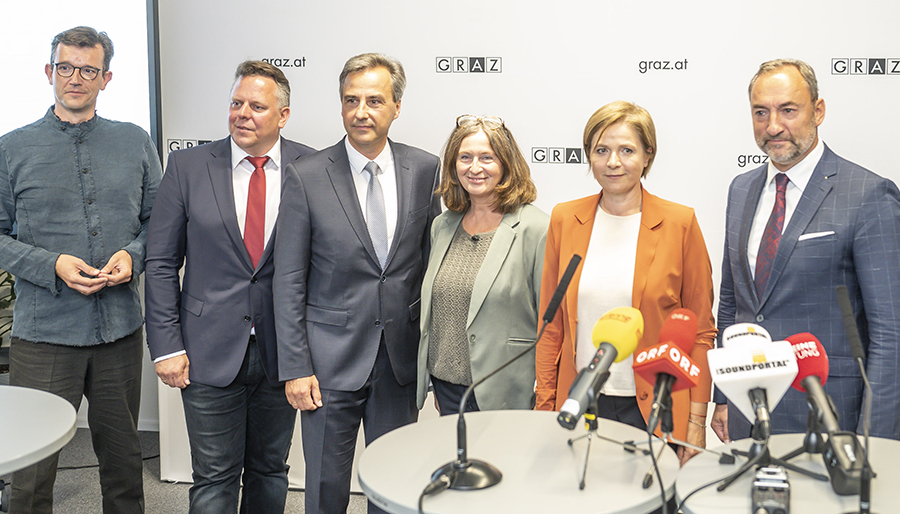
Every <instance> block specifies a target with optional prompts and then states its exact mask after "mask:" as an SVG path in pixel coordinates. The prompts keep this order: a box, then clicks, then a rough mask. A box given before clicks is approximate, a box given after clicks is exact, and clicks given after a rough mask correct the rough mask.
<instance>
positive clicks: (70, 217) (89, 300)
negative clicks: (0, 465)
mask: <svg viewBox="0 0 900 514" xmlns="http://www.w3.org/2000/svg"><path fill="white" fill-rule="evenodd" d="M112 55H113V47H112V42H111V41H110V40H109V37H108V36H107V35H106V34H105V33H103V32H100V33H99V34H98V33H97V32H96V31H95V30H94V29H91V28H89V27H76V28H74V29H70V30H67V31H65V32H62V33H60V34H58V35H57V36H56V37H55V38H54V39H53V43H52V45H51V58H52V61H51V63H50V64H47V65H46V67H45V72H46V74H47V78H48V79H49V81H50V84H51V85H52V86H53V90H54V96H55V103H54V105H53V106H52V107H51V108H50V109H49V110H48V111H47V114H46V115H45V116H44V117H43V118H42V119H40V120H38V121H36V122H35V123H32V124H31V125H28V126H25V127H22V128H19V129H16V130H14V131H12V132H10V133H8V134H6V135H4V136H3V137H2V138H0V268H2V269H5V270H7V271H9V272H10V273H12V274H13V275H15V277H16V294H17V300H16V304H15V307H14V311H13V328H12V336H11V338H10V384H11V385H18V386H23V387H31V388H34V389H42V390H45V391H49V392H52V393H55V394H57V395H59V396H61V397H63V398H65V399H66V400H68V401H69V402H71V403H72V405H73V406H74V407H75V408H76V409H77V408H78V407H79V405H80V404H81V399H82V396H86V397H87V399H88V401H89V402H90V408H89V410H88V422H89V424H90V427H91V437H92V440H93V446H94V451H95V452H96V454H97V458H98V460H99V463H100V485H101V490H102V493H103V512H105V513H111V512H116V513H131V512H143V510H144V499H143V485H142V466H141V447H140V441H139V440H138V435H137V419H138V411H139V408H140V394H141V393H140V386H141V361H142V358H143V337H142V331H141V325H142V324H143V317H142V315H141V305H140V297H139V296H138V278H137V277H138V276H140V274H141V273H142V272H143V270H144V253H145V246H146V239H147V234H146V232H147V223H148V220H149V217H150V210H151V207H152V203H153V198H154V196H155V195H156V190H157V188H158V186H159V181H160V176H161V168H160V164H159V157H158V154H157V152H156V149H155V148H154V146H153V143H152V142H151V141H150V138H149V137H148V136H147V133H146V132H144V131H143V130H141V129H140V128H138V127H136V126H135V125H132V124H130V123H120V122H114V121H110V120H106V119H103V118H101V117H99V116H97V115H96V112H95V107H96V101H97V95H98V94H99V92H100V91H102V90H103V89H105V88H106V85H107V84H108V83H109V81H110V80H111V79H112V72H110V71H109V61H110V59H111V58H112ZM58 456H59V454H58V453H57V454H54V455H52V456H50V457H48V458H46V459H44V460H43V461H41V462H39V463H37V464H35V465H33V466H30V467H28V468H26V469H24V470H21V471H18V472H16V473H15V474H14V475H13V484H12V498H11V500H12V501H11V512H13V513H15V512H29V513H44V512H47V513H49V512H52V508H53V482H54V480H55V478H56V465H57V460H58Z"/></svg>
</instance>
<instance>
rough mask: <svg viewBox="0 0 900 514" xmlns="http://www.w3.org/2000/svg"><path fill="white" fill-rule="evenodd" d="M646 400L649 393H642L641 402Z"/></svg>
mask: <svg viewBox="0 0 900 514" xmlns="http://www.w3.org/2000/svg"><path fill="white" fill-rule="evenodd" d="M646 399H647V392H646V391H644V392H642V393H641V400H646Z"/></svg>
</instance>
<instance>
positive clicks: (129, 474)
mask: <svg viewBox="0 0 900 514" xmlns="http://www.w3.org/2000/svg"><path fill="white" fill-rule="evenodd" d="M143 341H144V334H143V331H142V329H138V330H136V331H135V332H134V333H132V334H131V335H128V336H125V337H123V338H122V339H119V340H118V341H113V342H112V343H105V344H99V345H95V346H62V345H55V344H45V343H32V342H29V341H23V340H21V339H18V338H16V337H12V338H10V348H9V364H10V365H9V383H10V385H15V386H22V387H30V388H32V389H40V390H42V391H48V392H51V393H53V394H56V395H58V396H61V397H62V398H64V399H66V400H68V401H69V403H71V404H72V406H73V407H75V410H78V408H79V407H80V406H81V398H82V396H83V397H85V398H87V400H88V403H89V407H88V424H89V425H90V427H91V441H92V442H93V446H94V453H95V454H96V455H97V460H98V461H99V463H100V490H101V492H102V494H103V512H104V514H113V513H122V514H130V513H142V512H144V483H143V476H142V474H143V463H142V461H141V442H140V439H138V432H137V422H138V412H139V411H140V404H141V362H142V360H143V358H144V344H143ZM58 462H59V452H57V453H55V454H53V455H51V456H50V457H47V458H46V459H44V460H42V461H40V462H38V463H37V464H33V465H31V466H29V467H27V468H25V469H23V470H20V471H17V472H15V473H13V480H12V494H11V497H10V514H49V513H51V512H53V483H54V482H55V481H56V467H57V464H58Z"/></svg>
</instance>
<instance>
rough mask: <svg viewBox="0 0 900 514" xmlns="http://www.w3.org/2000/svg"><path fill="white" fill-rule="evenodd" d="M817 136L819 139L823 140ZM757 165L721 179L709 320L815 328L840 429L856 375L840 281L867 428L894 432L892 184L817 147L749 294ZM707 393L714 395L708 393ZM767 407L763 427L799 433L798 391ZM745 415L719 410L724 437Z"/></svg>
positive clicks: (899, 229)
mask: <svg viewBox="0 0 900 514" xmlns="http://www.w3.org/2000/svg"><path fill="white" fill-rule="evenodd" d="M823 144H824V143H823ZM765 179H766V166H762V167H760V168H757V169H755V170H753V171H750V172H747V173H744V174H742V175H739V176H738V177H737V178H735V179H734V181H733V182H732V184H731V187H730V189H729V193H728V207H727V217H726V230H725V254H724V262H723V264H722V287H721V292H720V295H719V315H718V328H719V333H720V334H721V333H722V330H724V329H725V328H726V327H728V326H730V325H732V324H734V323H740V322H749V323H758V324H759V325H762V326H763V327H765V328H766V330H768V331H769V333H770V334H771V335H772V339H773V340H781V339H785V338H787V337H788V336H791V335H793V334H797V333H800V332H809V333H811V334H813V335H815V336H816V337H817V338H818V339H819V340H820V341H821V342H822V344H823V346H824V347H825V351H826V352H827V353H828V362H829V376H828V381H827V383H826V384H825V391H826V392H827V393H828V394H829V395H831V397H832V398H833V399H834V403H835V406H836V408H837V413H838V416H839V419H840V424H841V428H842V429H843V430H851V431H855V430H857V429H858V424H859V422H860V421H861V420H860V408H861V404H862V396H863V394H862V391H863V383H862V376H861V375H860V373H859V370H858V367H857V366H856V364H855V363H854V361H853V360H852V358H851V356H850V347H849V345H848V343H847V337H846V331H845V329H844V325H843V323H842V321H841V313H840V310H839V308H838V304H837V300H836V299H835V292H834V289H835V287H836V286H838V285H841V284H843V285H846V286H847V289H848V290H849V292H850V298H851V303H852V305H853V310H854V313H855V315H856V321H857V323H858V324H859V327H860V331H861V332H862V334H861V335H862V341H863V345H864V346H865V348H866V353H867V356H868V359H867V364H866V373H867V374H868V376H869V380H870V381H871V383H872V388H873V390H874V396H873V403H872V431H871V433H872V435H875V436H879V437H889V438H894V439H896V438H897V437H898V434H900V265H898V256H900V192H898V190H897V186H896V185H895V184H894V183H893V182H891V181H890V180H887V179H884V178H882V177H879V176H878V175H876V174H874V173H872V172H870V171H868V170H866V169H864V168H862V167H860V166H857V165H856V164H853V163H851V162H849V161H847V160H845V159H842V158H840V157H838V156H837V155H835V154H834V152H832V151H831V150H830V149H829V148H828V147H827V146H826V147H825V151H824V154H823V155H822V158H821V160H820V161H819V163H818V164H817V166H816V168H815V170H814V171H813V174H812V176H811V178H810V180H809V183H808V185H807V186H806V189H805V190H804V191H803V196H802V197H801V199H800V202H799V203H798V205H797V209H796V211H795V212H794V214H793V216H792V217H791V220H790V222H789V223H788V226H787V227H785V229H784V233H783V235H782V237H781V241H780V243H779V245H778V252H777V253H776V255H775V260H774V262H773V264H772V272H771V275H770V276H769V282H768V284H767V286H766V291H765V292H764V293H763V294H762V297H761V298H759V297H757V294H756V288H755V286H754V284H753V279H752V275H751V273H750V267H749V264H748V261H747V241H748V239H749V234H750V225H751V223H752V220H753V215H754V213H755V211H756V204H757V202H758V201H759V197H760V195H761V193H762V189H763V186H764V184H765ZM716 401H717V402H719V403H721V402H723V401H724V398H723V397H722V396H721V395H720V394H718V393H717V397H716ZM772 407H774V410H773V412H772V429H773V432H805V431H806V418H807V411H808V409H807V405H806V395H805V394H804V393H801V392H799V391H796V390H793V389H789V390H788V392H787V394H786V395H785V397H784V398H783V399H782V400H781V402H780V403H779V404H778V406H777V407H776V406H773V405H770V408H772ZM748 434H749V423H748V422H747V421H746V420H745V418H744V417H743V416H741V415H740V413H739V412H738V411H737V409H734V408H730V409H729V435H730V436H731V438H732V439H738V438H740V437H746V436H747V435H748Z"/></svg>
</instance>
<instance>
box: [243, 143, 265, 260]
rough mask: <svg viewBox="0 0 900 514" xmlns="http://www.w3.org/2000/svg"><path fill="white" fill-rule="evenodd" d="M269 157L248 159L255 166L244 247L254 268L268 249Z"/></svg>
mask: <svg viewBox="0 0 900 514" xmlns="http://www.w3.org/2000/svg"><path fill="white" fill-rule="evenodd" d="M268 160H269V158H268V157H247V161H249V162H250V164H252V165H253V168H254V170H253V175H250V191H249V194H247V218H246V219H245V220H244V246H246V247H247V252H249V253H250V262H252V263H253V267H254V268H256V265H257V264H258V263H259V259H260V257H262V254H263V250H264V249H265V247H266V172H265V170H263V166H265V165H266V161H268Z"/></svg>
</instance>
